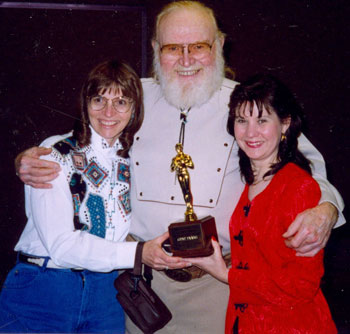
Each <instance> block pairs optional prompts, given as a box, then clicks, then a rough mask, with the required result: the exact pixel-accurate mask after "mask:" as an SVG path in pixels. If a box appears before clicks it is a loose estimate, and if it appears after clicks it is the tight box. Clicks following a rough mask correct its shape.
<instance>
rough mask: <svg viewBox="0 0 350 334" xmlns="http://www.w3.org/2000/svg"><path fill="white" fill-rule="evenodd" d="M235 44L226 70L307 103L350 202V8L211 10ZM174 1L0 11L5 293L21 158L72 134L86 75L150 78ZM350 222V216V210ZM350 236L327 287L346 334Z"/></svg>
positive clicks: (331, 260) (349, 325)
mask: <svg viewBox="0 0 350 334" xmlns="http://www.w3.org/2000/svg"><path fill="white" fill-rule="evenodd" d="M203 2H204V3H206V4H207V5H209V6H210V7H212V8H213V9H214V10H215V12H216V14H217V18H218V21H219V25H220V28H221V29H222V30H223V31H224V32H225V33H226V34H227V39H226V43H225V56H226V61H227V64H228V65H229V66H230V67H231V68H232V69H233V70H234V71H235V73H236V79H237V80H238V81H241V80H243V79H245V78H247V77H248V76H249V75H252V74H254V73H256V72H261V71H269V72H271V73H273V74H275V75H277V76H279V77H280V78H281V79H282V80H283V81H285V82H286V83H287V84H288V85H289V87H290V88H291V89H292V91H293V92H295V93H296V95H297V96H298V99H299V101H300V102H301V103H302V104H303V106H304V109H305V113H306V115H307V119H308V121H309V122H308V124H309V129H308V131H307V135H308V137H309V138H310V139H311V141H312V142H313V143H314V144H315V146H316V147H317V148H318V149H319V150H320V151H321V153H322V154H323V156H324V158H325V160H326V163H327V170H328V174H329V175H328V176H329V179H330V180H331V182H332V183H333V184H334V185H335V186H336V188H337V189H338V190H339V191H340V192H341V194H342V196H343V198H344V201H345V204H346V205H348V204H349V201H350V189H349V188H350V177H349V172H348V170H349V168H348V166H347V163H348V161H349V153H350V140H349V130H350V120H349V119H350V116H349V95H350V91H349V83H348V80H349V71H348V60H349V56H350V49H349V40H348V36H349V32H350V31H349V24H348V21H349V20H348V17H349V14H350V11H349V1H348V0H344V1H343V0H328V1H325V0H294V1H291V0H284V1H281V0H265V1H258V0H254V1H253V0H232V1H203ZM165 3H167V1H165V0H144V1H141V0H139V1H137V0H129V1H117V0H115V1H97V0H95V1H70V2H67V1H47V2H43V1H38V2H35V3H34V2H27V1H26V2H25V1H23V2H0V36H1V38H0V64H1V65H0V66H1V67H0V68H1V70H0V152H1V163H0V182H1V184H2V191H1V197H0V235H1V242H0V263H1V268H0V283H1V282H2V281H3V280H4V278H5V276H6V273H7V272H8V270H9V269H10V268H11V267H12V266H13V264H14V262H15V253H14V252H13V248H14V246H15V244H16V242H17V240H18V238H19V236H20V233H21V231H22V229H23V227H24V225H25V222H26V218H25V213H24V200H23V185H22V184H21V182H20V181H19V180H18V178H17V177H16V175H15V170H14V165H13V161H14V157H15V156H16V155H17V154H18V153H19V152H20V151H21V150H23V149H25V148H28V147H30V146H33V145H38V144H39V143H40V142H41V141H42V140H43V139H45V138H46V137H48V136H50V135H53V134H57V133H64V132H66V131H67V130H69V129H70V128H71V126H72V122H73V119H72V117H74V115H75V109H76V101H77V96H78V92H79V89H80V86H81V84H82V81H83V79H84V77H85V75H86V73H87V72H88V71H89V70H90V69H91V68H92V67H93V66H94V65H95V64H97V63H98V62H100V61H102V60H104V59H106V58H113V57H118V58H121V59H124V60H126V61H127V62H129V63H130V64H131V65H132V66H133V67H134V68H135V69H136V70H137V72H138V73H139V74H140V76H146V75H148V74H149V71H150V67H151V58H152V50H151V47H150V38H151V36H152V32H153V24H154V16H155V14H156V13H157V12H158V11H159V10H160V8H161V7H162V6H163V5H164V4H165ZM345 216H346V217H347V218H348V219H349V218H350V216H349V209H348V208H346V209H345ZM349 230H350V227H349V224H347V225H345V226H343V227H340V228H337V229H336V230H334V231H333V233H332V236H331V239H330V241H329V243H328V245H327V248H326V257H325V267H326V273H325V276H324V280H323V283H322V288H323V291H324V293H325V295H326V297H327V299H328V301H329V304H330V308H331V311H332V313H333V316H334V319H335V321H336V323H337V326H338V329H339V333H349V332H350V316H349V314H350V305H349V304H350V303H349V300H350V292H349V283H350V265H349V261H350V254H349V253H350V252H349V246H348V245H349V241H350V232H349Z"/></svg>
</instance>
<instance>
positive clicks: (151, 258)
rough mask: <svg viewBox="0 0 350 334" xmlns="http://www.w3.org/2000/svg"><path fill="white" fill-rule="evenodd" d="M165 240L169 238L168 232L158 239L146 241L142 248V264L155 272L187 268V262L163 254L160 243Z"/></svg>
mask: <svg viewBox="0 0 350 334" xmlns="http://www.w3.org/2000/svg"><path fill="white" fill-rule="evenodd" d="M167 238H169V232H165V233H163V234H162V235H160V236H159V237H157V238H154V239H153V240H150V241H147V242H146V243H145V245H144V246H143V251H142V262H143V263H145V264H147V265H148V266H150V267H152V268H153V269H156V270H164V269H179V268H185V267H188V266H189V264H188V262H187V261H185V260H184V259H182V258H181V257H177V256H169V255H167V254H166V253H165V251H164V250H163V248H162V243H163V241H165V240H166V239H167Z"/></svg>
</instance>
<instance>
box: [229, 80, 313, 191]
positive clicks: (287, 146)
mask: <svg viewBox="0 0 350 334" xmlns="http://www.w3.org/2000/svg"><path fill="white" fill-rule="evenodd" d="M254 104H256V106H257V108H258V111H259V117H261V116H262V113H263V108H265V109H266V111H267V112H268V113H272V112H275V113H276V115H277V116H278V118H279V120H280V122H281V123H283V122H285V121H286V120H288V119H290V125H289V128H288V129H287V131H286V132H285V136H286V138H285V139H284V140H281V141H280V143H279V147H278V153H277V162H276V163H274V164H272V165H271V168H270V170H269V171H267V172H266V173H265V175H264V177H267V176H269V175H274V174H276V173H277V172H278V171H279V170H280V169H281V168H282V167H283V166H285V165H286V164H287V163H289V162H293V163H295V164H296V165H298V166H300V167H301V168H302V169H304V170H305V171H307V172H308V173H309V174H311V168H310V161H309V160H308V159H306V158H305V156H304V155H303V154H302V153H301V152H300V151H299V150H298V137H299V135H300V133H301V129H302V125H303V122H304V115H303V111H302V108H301V106H300V105H299V103H298V102H297V100H296V98H295V96H294V95H293V94H292V93H291V92H290V90H289V89H288V88H287V87H286V86H285V85H284V84H283V83H282V82H281V81H280V80H278V79H277V78H275V77H274V76H272V75H270V74H257V75H255V76H253V77H251V78H249V79H247V80H246V81H244V82H242V83H241V84H240V85H237V86H236V87H235V89H234V91H233V92H232V94H231V98H230V103H229V117H228V122H227V130H228V132H229V133H230V134H231V135H232V136H234V135H235V134H234V123H235V119H236V117H237V116H238V115H239V110H240V108H241V107H245V106H246V105H248V106H250V113H251V114H252V112H253V106H254ZM238 155H239V158H240V159H239V165H240V169H241V175H242V176H243V177H244V179H245V181H246V182H247V183H248V184H249V185H250V184H252V183H253V182H254V173H253V170H252V166H251V164H250V160H249V158H248V156H247V155H246V154H245V153H244V152H243V150H242V149H240V148H239V150H238Z"/></svg>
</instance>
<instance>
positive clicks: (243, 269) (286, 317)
mask: <svg viewBox="0 0 350 334" xmlns="http://www.w3.org/2000/svg"><path fill="white" fill-rule="evenodd" d="M320 195H321V193H320V189H319V186H318V184H317V182H316V181H315V180H314V179H313V178H312V177H311V176H310V175H309V174H307V173H306V172H305V171H304V170H302V169H301V168H299V167H298V166H296V165H295V164H292V163H290V164H287V165H286V166H285V167H284V168H283V169H282V170H280V171H279V172H278V173H277V174H276V175H275V176H274V177H273V179H272V180H271V182H270V184H269V185H268V186H267V187H266V188H265V190H264V191H262V192H261V193H260V194H258V195H257V196H256V197H255V198H254V199H253V200H252V201H251V202H250V201H249V199H248V186H246V187H245V189H244V191H243V193H242V195H241V198H240V200H239V202H238V204H237V207H236V209H235V211H234V213H233V215H232V217H231V220H230V236H231V254H232V268H231V269H230V271H229V276H228V280H229V287H230V299H229V304H228V309H227V314H226V334H232V333H233V329H232V328H233V326H234V323H235V321H236V319H237V317H238V330H239V331H238V333H240V334H241V333H242V334H243V333H244V334H248V333H249V334H253V333H256V334H267V333H269V334H272V333H273V334H301V333H304V334H306V333H307V334H333V333H337V330H336V327H335V325H334V322H333V320H332V317H331V314H330V311H329V308H328V305H327V302H326V300H325V298H324V296H323V294H322V292H321V289H320V280H321V277H322V276H323V271H324V269H323V251H320V252H319V253H318V254H317V255H316V256H314V257H312V258H310V257H297V256H295V251H294V250H292V249H290V248H288V247H286V245H285V243H284V238H283V237H282V234H283V233H284V232H285V231H286V230H287V228H288V226H289V225H290V224H291V223H292V222H293V220H294V218H295V217H296V216H297V214H298V213H300V212H302V211H304V210H305V209H307V208H310V207H314V206H316V205H317V203H318V201H319V199H320Z"/></svg>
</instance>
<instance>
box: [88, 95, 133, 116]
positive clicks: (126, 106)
mask: <svg viewBox="0 0 350 334" xmlns="http://www.w3.org/2000/svg"><path fill="white" fill-rule="evenodd" d="M109 100H111V101H112V106H113V108H114V109H115V110H116V111H118V112H120V113H127V112H128V111H129V110H130V109H131V106H132V104H133V100H132V99H130V98H128V97H125V96H118V97H115V98H114V99H107V98H106V97H104V96H100V95H97V96H93V97H91V98H90V100H89V102H90V107H91V109H92V110H101V109H103V108H104V107H105V106H106V105H107V103H108V101H109Z"/></svg>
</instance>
